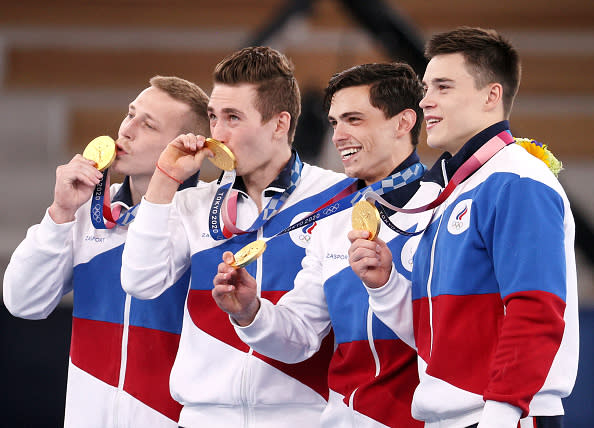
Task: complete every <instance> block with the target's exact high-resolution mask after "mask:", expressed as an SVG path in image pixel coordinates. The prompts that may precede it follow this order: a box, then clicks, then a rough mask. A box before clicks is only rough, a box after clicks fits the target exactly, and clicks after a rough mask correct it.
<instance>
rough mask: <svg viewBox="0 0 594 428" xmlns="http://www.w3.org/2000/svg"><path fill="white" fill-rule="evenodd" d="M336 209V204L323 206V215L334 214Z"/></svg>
mask: <svg viewBox="0 0 594 428" xmlns="http://www.w3.org/2000/svg"><path fill="white" fill-rule="evenodd" d="M337 210H338V204H334V205H330V206H329V207H328V208H325V209H324V211H323V213H324V215H331V214H334V213H335V212H336V211H337Z"/></svg>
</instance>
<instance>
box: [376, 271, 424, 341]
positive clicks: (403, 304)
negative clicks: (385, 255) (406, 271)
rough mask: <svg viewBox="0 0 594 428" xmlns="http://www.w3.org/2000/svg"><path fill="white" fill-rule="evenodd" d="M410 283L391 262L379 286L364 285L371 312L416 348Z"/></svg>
mask: <svg viewBox="0 0 594 428" xmlns="http://www.w3.org/2000/svg"><path fill="white" fill-rule="evenodd" d="M411 285H412V284H411V281H409V280H408V279H406V278H405V277H404V276H403V275H401V274H400V273H398V272H397V271H396V267H395V266H394V264H392V272H391V273H390V278H389V279H388V282H386V283H385V284H384V285H383V286H381V287H379V288H369V287H367V286H365V289H366V290H367V293H369V306H370V307H371V310H372V311H373V313H374V314H375V315H377V317H378V318H379V319H380V320H381V321H382V322H383V323H384V324H386V325H387V326H388V327H389V328H390V329H392V331H394V333H396V335H398V337H400V339H402V340H403V341H404V342H405V343H406V344H407V345H408V346H410V347H411V348H413V349H415V350H416V349H417V347H416V344H415V336H414V329H413V309H412V291H411Z"/></svg>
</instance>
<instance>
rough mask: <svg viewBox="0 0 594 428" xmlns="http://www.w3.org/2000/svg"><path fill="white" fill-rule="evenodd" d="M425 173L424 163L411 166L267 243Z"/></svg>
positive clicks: (329, 204) (331, 204)
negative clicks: (369, 195)
mask: <svg viewBox="0 0 594 428" xmlns="http://www.w3.org/2000/svg"><path fill="white" fill-rule="evenodd" d="M424 173H425V166H424V165H423V164H422V163H420V162H417V163H415V164H414V165H411V166H410V167H408V168H406V169H405V170H402V171H400V172H397V173H395V174H392V175H390V176H388V177H386V178H384V179H383V180H381V181H378V182H377V183H373V184H372V185H370V186H366V187H364V188H363V189H361V190H359V191H358V192H357V193H355V194H354V195H353V194H350V195H348V196H346V197H343V198H341V199H340V200H339V201H337V202H332V200H330V201H329V202H327V203H325V204H324V205H322V206H321V207H319V208H317V209H316V210H315V211H313V212H312V213H311V214H310V215H308V216H307V217H305V218H303V219H302V220H299V221H298V222H297V223H295V224H292V225H290V226H289V227H287V228H286V229H283V230H282V231H280V232H279V233H277V234H276V235H274V236H271V237H270V238H267V239H266V241H267V240H269V239H272V238H274V237H275V236H279V235H282V234H285V233H287V232H291V231H292V230H295V229H299V228H300V227H303V226H305V225H306V224H309V223H313V222H314V221H318V220H322V219H323V218H326V217H329V216H331V215H334V214H336V213H339V212H341V211H344V210H345V209H347V208H350V207H352V206H353V205H355V204H356V203H357V202H359V201H360V200H361V199H362V198H363V197H364V196H365V195H366V194H367V193H368V192H373V193H374V194H376V195H383V194H384V193H388V192H391V191H392V190H395V189H398V188H400V187H403V186H406V185H407V184H409V183H411V182H413V181H415V180H417V179H419V178H421V177H422V176H423V174H424ZM355 184H356V183H355Z"/></svg>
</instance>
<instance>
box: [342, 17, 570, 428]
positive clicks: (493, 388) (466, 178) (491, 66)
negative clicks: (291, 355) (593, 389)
mask: <svg viewBox="0 0 594 428" xmlns="http://www.w3.org/2000/svg"><path fill="white" fill-rule="evenodd" d="M426 55H427V57H428V58H429V60H430V61H429V64H428V66H427V69H426V72H425V76H424V78H423V83H424V86H425V88H426V93H425V97H424V98H423V100H422V101H421V104H420V105H421V107H422V108H423V112H424V114H425V120H426V123H427V143H428V145H429V146H431V147H434V148H439V149H441V150H443V151H445V152H446V153H444V155H443V156H442V157H441V159H439V161H438V162H437V163H436V164H435V166H434V167H433V168H432V169H431V170H430V171H429V172H428V174H427V175H426V176H425V177H424V178H423V183H422V184H421V189H420V191H419V193H421V194H423V195H425V197H426V200H432V199H435V198H437V196H438V195H439V196H440V198H439V201H442V203H441V204H439V205H438V206H437V207H436V208H435V210H434V211H433V221H432V222H431V224H430V225H429V227H428V228H427V230H426V231H425V233H424V234H423V236H422V238H421V241H420V243H419V245H418V248H417V251H416V254H415V256H414V269H413V272H412V282H411V281H409V280H408V279H407V278H405V277H404V276H402V275H400V274H399V273H398V269H395V268H394V265H396V266H397V263H398V257H394V265H392V255H391V254H390V251H389V249H388V248H387V247H386V246H385V245H383V244H382V243H381V242H378V243H370V242H369V241H367V240H366V239H365V238H366V234H365V233H364V232H360V231H351V232H350V233H349V237H350V239H351V241H352V242H353V245H352V247H351V249H350V264H351V266H352V267H353V270H354V271H355V272H356V273H357V275H358V276H359V277H360V278H361V279H362V280H363V281H364V283H365V284H366V285H367V287H368V292H369V295H370V304H371V306H372V308H373V311H374V313H376V314H377V315H378V316H379V318H380V319H381V320H382V321H384V322H385V323H386V324H387V325H389V326H390V327H391V328H392V329H393V330H394V331H396V332H397V333H398V334H399V335H401V337H402V338H403V339H405V340H407V342H408V343H411V345H414V346H416V348H417V351H418V356H419V359H418V362H419V367H420V373H421V374H420V384H419V386H418V388H417V390H416V391H415V395H414V400H413V416H414V417H415V418H418V419H422V420H424V421H426V425H425V426H427V427H445V426H447V427H476V426H477V424H478V426H479V427H480V428H490V427H493V428H495V427H499V428H515V427H516V426H521V427H525V426H530V427H543V428H549V427H550V428H560V427H562V423H563V419H562V415H563V404H562V401H561V399H562V398H563V397H566V396H567V395H569V394H570V392H571V390H572V388H573V384H574V382H575V378H576V373H577V362H578V318H577V285H576V268H575V257H574V252H573V242H574V233H575V227H574V222H573V217H572V214H571V209H570V207H569V202H568V200H567V197H566V195H565V192H564V191H563V188H562V187H561V185H560V184H559V182H558V181H557V179H556V178H555V176H554V175H553V174H552V173H551V171H550V170H549V169H548V168H547V166H546V165H545V163H543V162H541V161H540V160H538V159H537V158H535V157H533V156H532V155H531V154H529V153H528V152H526V150H524V149H523V148H522V147H521V146H519V145H517V144H511V143H513V137H512V136H511V133H510V131H509V123H508V121H507V120H506V119H507V118H508V117H509V115H510V112H511V108H512V104H513V100H514V97H515V95H516V92H517V90H518V86H519V81H520V61H519V57H518V54H517V52H516V51H515V49H514V48H513V47H512V46H511V45H510V44H509V43H508V42H507V41H506V40H505V39H504V38H503V37H501V36H500V35H499V34H498V33H497V32H495V31H493V30H483V29H480V28H468V27H462V28H459V29H456V30H453V31H450V32H446V33H441V34H437V35H435V36H434V37H432V38H431V40H430V41H429V42H428V44H427V47H426ZM520 418H523V419H522V420H521V421H520V424H519V422H518V421H519V420H520Z"/></svg>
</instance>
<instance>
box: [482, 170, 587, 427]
mask: <svg viewBox="0 0 594 428" xmlns="http://www.w3.org/2000/svg"><path fill="white" fill-rule="evenodd" d="M559 192H562V189H560V188H559V189H558V190H555V189H553V188H551V187H550V186H548V185H545V184H544V183H542V182H539V181H536V180H533V179H529V178H518V179H517V180H513V181H511V182H510V183H508V184H507V185H506V186H504V187H503V188H501V189H500V191H499V193H497V194H496V200H495V204H494V205H493V206H494V208H493V209H492V210H491V211H490V212H487V213H485V220H486V221H485V226H484V228H483V230H482V231H481V233H482V235H483V239H485V241H486V242H487V250H488V251H490V252H491V254H492V259H493V269H494V271H495V275H496V278H497V282H498V284H499V289H500V294H501V298H502V300H503V303H504V306H505V316H504V318H503V322H502V325H501V328H500V335H499V339H498V342H497V346H496V348H495V352H494V357H493V360H492V362H491V370H490V379H489V383H488V385H487V388H486V390H485V392H484V398H485V400H486V401H489V400H492V401H497V402H501V403H508V404H511V405H512V406H515V407H518V408H519V409H521V413H522V417H524V416H527V414H528V411H529V406H530V403H531V401H532V400H533V399H534V397H535V396H536V395H537V394H539V393H540V394H545V395H552V396H556V397H559V398H560V397H564V396H566V395H568V394H569V392H570V391H571V387H572V386H573V382H574V381H575V371H576V369H577V334H578V333H577V322H574V320H573V317H574V316H575V317H577V312H576V310H575V306H576V305H577V302H576V300H577V298H573V297H572V296H574V295H575V294H576V289H577V284H576V278H575V259H574V254H573V239H574V228H573V218H572V216H571V211H570V209H569V204H568V203H565V201H566V198H564V197H563V196H562V195H561V194H560V193H559ZM568 305H569V306H568ZM566 320H567V321H568V324H567V325H566ZM562 342H564V343H565V346H564V347H563V349H562V352H560V349H561V345H562ZM569 348H571V351H570V352H566V351H567V350H568V349H569ZM561 373H565V375H564V376H563V375H560V374H561Z"/></svg>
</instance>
